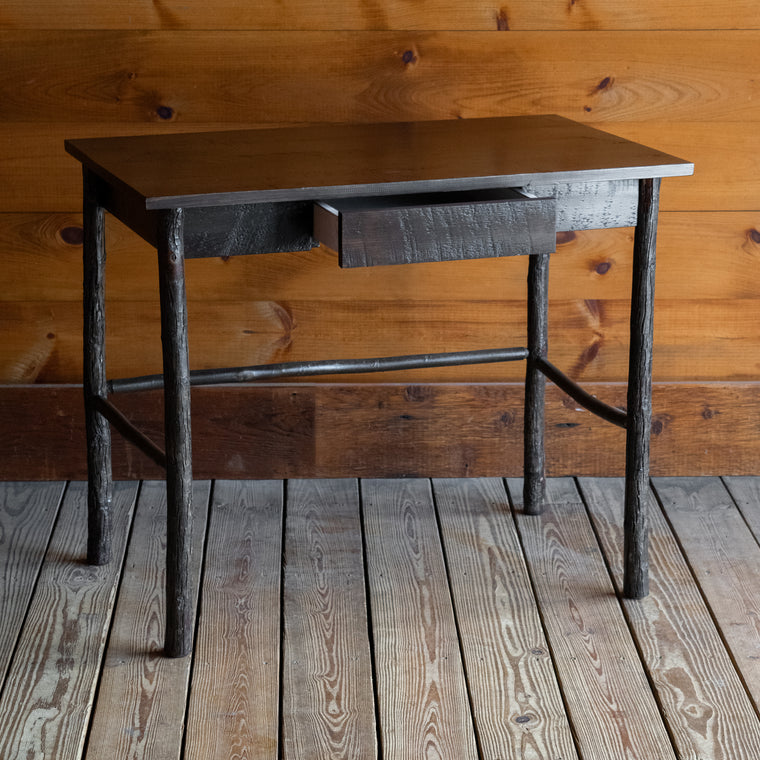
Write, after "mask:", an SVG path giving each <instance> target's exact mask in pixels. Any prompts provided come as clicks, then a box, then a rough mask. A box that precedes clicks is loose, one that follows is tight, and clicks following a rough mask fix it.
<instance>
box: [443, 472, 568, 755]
mask: <svg viewBox="0 0 760 760" xmlns="http://www.w3.org/2000/svg"><path fill="white" fill-rule="evenodd" d="M434 491H435V498H436V502H437V506H438V512H439V515H440V525H441V534H442V536H443V543H444V545H445V548H446V557H447V561H448V572H449V579H450V583H451V590H452V595H453V599H454V605H455V609H456V617H457V621H458V626H459V635H460V639H461V643H462V651H463V654H464V661H465V667H466V671H467V680H468V683H469V689H470V694H471V698H472V704H473V717H474V720H475V727H476V729H477V733H478V737H479V740H480V747H481V751H482V754H483V756H484V757H488V758H496V757H500V756H502V755H506V757H515V758H523V757H538V758H544V757H545V758H555V757H561V758H563V760H565V759H566V760H571V758H576V757H577V754H576V751H575V745H574V743H573V737H572V733H571V731H570V725H569V723H568V719H567V715H566V714H565V710H564V707H563V705H562V696H561V694H560V690H559V685H558V684H557V678H556V674H555V672H554V667H553V664H552V660H551V657H550V656H549V646H548V644H547V641H546V638H545V636H544V631H543V628H542V625H541V618H540V615H539V612H538V607H537V606H536V599H535V596H534V595H533V588H532V586H531V582H530V576H529V574H528V569H527V567H526V565H525V559H524V557H523V554H522V551H521V548H520V544H519V541H518V538H517V531H516V529H515V525H514V521H513V519H512V513H511V512H510V508H509V500H508V498H507V492H506V490H505V488H504V483H503V482H502V481H501V480H498V479H484V480H453V479H451V480H450V479H447V480H435V481H434Z"/></svg>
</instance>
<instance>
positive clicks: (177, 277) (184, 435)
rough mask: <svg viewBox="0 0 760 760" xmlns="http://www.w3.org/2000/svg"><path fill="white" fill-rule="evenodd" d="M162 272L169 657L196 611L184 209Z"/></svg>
mask: <svg viewBox="0 0 760 760" xmlns="http://www.w3.org/2000/svg"><path fill="white" fill-rule="evenodd" d="M158 274H159V292H160V298H161V342H162V345H163V358H164V429H165V434H166V499H167V525H166V530H167V535H166V637H165V641H164V651H165V653H166V655H168V656H169V657H184V656H185V655H187V654H189V652H190V650H191V649H192V643H193V624H194V619H195V615H194V609H193V597H192V593H191V589H190V582H189V581H190V575H189V565H190V551H191V530H192V486H193V472H192V444H191V430H190V371H189V361H188V339H187V303H186V297H185V265H184V241H183V213H182V209H172V210H170V211H166V212H164V213H163V214H162V217H161V221H160V223H159V235H158Z"/></svg>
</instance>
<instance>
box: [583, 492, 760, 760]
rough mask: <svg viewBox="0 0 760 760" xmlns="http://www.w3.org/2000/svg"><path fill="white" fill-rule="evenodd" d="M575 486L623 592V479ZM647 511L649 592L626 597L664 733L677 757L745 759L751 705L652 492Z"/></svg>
mask: <svg viewBox="0 0 760 760" xmlns="http://www.w3.org/2000/svg"><path fill="white" fill-rule="evenodd" d="M580 490H581V493H582V495H583V500H584V502H585V503H586V505H587V506H588V508H589V510H590V514H591V517H592V519H593V522H594V528H595V531H596V534H597V536H599V539H600V543H601V546H602V549H603V551H604V554H605V559H606V561H607V564H608V566H609V567H610V568H611V569H612V577H613V581H614V583H615V586H616V589H617V591H618V592H620V590H621V589H622V561H623V554H622V546H623V483H622V481H620V480H617V479H585V478H584V479H582V480H581V481H580ZM649 515H650V565H649V567H650V584H651V585H650V593H649V596H648V597H646V598H645V599H641V600H639V601H632V600H627V599H624V600H623V605H624V607H625V612H626V616H627V618H628V621H629V624H630V625H631V628H632V630H633V633H634V636H635V637H636V642H637V646H638V649H639V651H640V652H641V653H642V657H643V659H644V663H645V665H646V668H647V671H648V672H649V674H650V678H651V681H652V683H653V684H654V687H655V689H656V691H657V695H658V700H659V703H660V705H661V707H662V709H663V712H664V716H665V719H666V721H667V723H668V728H669V733H670V735H671V737H673V739H674V742H675V745H676V749H677V752H679V753H680V756H682V757H694V758H697V757H705V758H707V757H709V758H711V760H733V759H734V758H736V760H739V758H746V759H747V760H750V758H753V757H754V756H755V754H756V751H757V750H756V748H757V747H758V746H760V729H759V728H758V724H757V717H756V715H755V711H754V709H753V707H752V704H751V702H750V701H749V700H748V699H747V693H746V691H745V689H744V686H743V684H742V682H741V681H740V679H739V677H738V675H737V673H736V670H735V668H734V666H733V663H732V662H731V659H730V658H729V656H728V654H727V653H726V650H725V647H724V645H723V641H722V639H721V637H720V634H719V632H718V630H716V627H715V623H714V622H713V618H712V616H711V614H710V610H709V608H708V607H707V605H706V604H705V602H704V599H703V598H702V595H701V593H700V591H699V587H698V586H697V584H696V583H695V581H694V577H693V575H692V574H691V571H690V569H689V566H688V564H687V562H686V560H685V559H684V557H683V555H682V554H681V551H680V548H679V545H678V542H677V541H676V539H675V538H674V536H673V534H672V533H671V531H670V528H669V527H668V524H667V522H666V521H665V518H664V517H663V515H662V512H661V510H660V508H659V506H658V504H657V503H656V501H655V500H654V498H653V497H651V494H650V501H649Z"/></svg>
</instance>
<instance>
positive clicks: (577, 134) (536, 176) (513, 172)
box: [66, 115, 694, 209]
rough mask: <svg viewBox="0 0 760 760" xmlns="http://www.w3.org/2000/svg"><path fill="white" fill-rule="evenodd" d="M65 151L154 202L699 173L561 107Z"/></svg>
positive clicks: (71, 144)
mask: <svg viewBox="0 0 760 760" xmlns="http://www.w3.org/2000/svg"><path fill="white" fill-rule="evenodd" d="M66 150H67V151H68V152H69V153H70V154H71V155H72V156H74V157H75V158H76V159H78V160H79V161H81V162H82V164H83V165H84V166H86V167H87V168H89V169H91V170H92V171H93V172H94V173H95V174H97V175H99V176H100V177H102V178H103V179H105V180H106V181H107V182H109V183H111V184H114V185H117V186H118V185H125V186H126V187H128V188H129V189H130V190H131V191H133V192H134V193H136V194H137V195H138V196H139V197H140V198H142V199H144V201H145V208H146V209H162V208H177V207H199V206H221V205H231V204H239V203H257V202H267V201H295V200H318V199H323V198H339V197H346V196H350V195H361V194H373V195H382V194H391V193H411V192H424V191H441V192H443V191H452V190H472V189H487V188H496V187H515V186H522V185H526V184H529V183H531V182H535V183H541V184H545V183H555V182H568V183H570V182H599V181H608V180H619V179H642V178H647V177H670V176H682V175H688V174H691V173H692V172H693V170H694V165H693V164H692V163H690V162H688V161H684V160H682V159H680V158H675V157H674V156H670V155H668V154H666V153H662V152H660V151H657V150H654V149H652V148H648V147H646V146H643V145H640V144H638V143H634V142H631V141H630V140H625V139H623V138H621V137H616V136H615V135H611V134H608V133H606V132H602V131H600V130H597V129H593V128H592V127H588V126H586V125H583V124H579V123H577V122H574V121H570V120H568V119H565V118H562V117H560V116H553V115H549V116H513V117H503V118H487V119H465V120H452V121H425V122H400V123H389V124H358V125H345V124H344V125H341V124H320V125H317V126H310V127H290V128H281V129H252V130H245V131H229V132H198V133H186V134H171V135H146V136H132V137H105V138H93V139H83V140H68V141H66Z"/></svg>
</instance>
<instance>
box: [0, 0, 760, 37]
mask: <svg viewBox="0 0 760 760" xmlns="http://www.w3.org/2000/svg"><path fill="white" fill-rule="evenodd" d="M758 27H760V16H759V15H758V9H757V5H756V4H755V3H754V2H753V0H734V1H733V2H731V3H729V4H726V7H725V8H721V7H719V6H717V5H716V4H715V3H712V2H707V0H700V1H699V2H696V3H695V2H687V0H674V1H673V2H669V3H667V5H664V4H662V3H659V2H657V1H656V0H643V1H642V2H639V3H636V4H635V5H634V6H629V5H626V6H623V7H622V8H619V7H617V6H615V7H611V6H610V4H609V3H605V2H603V1H602V0H588V1H587V2H584V3H583V4H582V5H580V6H579V4H576V3H572V4H569V5H565V4H558V3H554V2H551V1H550V0H513V1H512V2H510V3H509V5H508V6H503V7H501V8H499V9H497V8H495V7H494V4H493V3H492V2H485V1H484V0H477V1H476V0H471V1H470V2H467V3H462V2H454V1H453V0H436V2H431V1H430V0H428V1H427V2H420V3H416V4H414V5H409V4H407V3H405V2H402V1H401V0H389V1H388V2H384V3H383V4H382V6H379V5H375V4H373V3H367V2H363V1H362V0H351V2H345V3H341V4H340V6H325V5H324V4H321V3H318V2H296V0H288V2H280V3H278V4H277V5H276V6H275V5H271V4H269V3H260V4H259V3H257V4H253V5H243V6H242V7H241V6H240V5H239V4H238V3H236V2H234V0H224V2H217V3H215V4H214V6H213V8H212V7H210V6H209V5H208V4H207V3H203V2H200V0H185V2H182V3H181V4H180V3H177V2H168V3H162V4H161V5H158V6H157V5H155V4H154V3H149V2H146V1H145V0H143V2H123V0H122V2H116V3H110V4H109V5H108V6H107V7H104V6H103V5H102V4H101V3H97V2H95V1H94V0H87V1H86V2H71V0H68V1H67V2H64V3H55V2H53V0H43V2H40V3H37V4H36V5H35V6H29V5H28V4H27V3H24V2H23V0H7V2H6V4H5V8H4V11H3V18H2V21H0V28H5V29H177V30H181V29H210V28H211V29H229V30H239V29H269V30H289V31H293V32H296V31H300V32H303V31H310V30H317V29H319V30H335V29H346V30H373V29H374V30H385V29H399V30H410V29H420V30H423V29H457V30H464V29H472V30H482V31H524V30H546V29H556V30H568V31H569V30H584V29H593V30H605V29H610V30H620V29H651V30H654V29H753V28H754V29H756V28H758Z"/></svg>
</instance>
